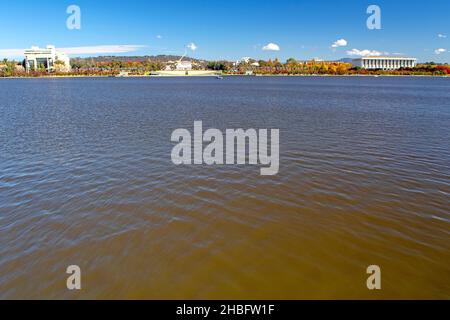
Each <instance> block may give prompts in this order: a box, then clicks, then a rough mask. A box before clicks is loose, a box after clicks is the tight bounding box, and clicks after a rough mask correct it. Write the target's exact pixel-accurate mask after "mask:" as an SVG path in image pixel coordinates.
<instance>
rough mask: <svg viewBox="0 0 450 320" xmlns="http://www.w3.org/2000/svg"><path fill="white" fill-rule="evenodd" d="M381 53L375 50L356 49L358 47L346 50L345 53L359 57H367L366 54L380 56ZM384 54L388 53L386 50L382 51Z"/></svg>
mask: <svg viewBox="0 0 450 320" xmlns="http://www.w3.org/2000/svg"><path fill="white" fill-rule="evenodd" d="M382 54H383V53H382V52H380V51H376V50H367V49H365V50H358V49H352V50H350V51H347V55H349V56H360V57H367V56H374V57H378V56H381V55H382ZM384 54H388V53H387V52H384Z"/></svg>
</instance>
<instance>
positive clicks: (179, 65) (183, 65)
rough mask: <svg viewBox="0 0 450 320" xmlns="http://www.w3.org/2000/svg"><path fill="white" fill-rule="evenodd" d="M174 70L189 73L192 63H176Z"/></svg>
mask: <svg viewBox="0 0 450 320" xmlns="http://www.w3.org/2000/svg"><path fill="white" fill-rule="evenodd" d="M176 69H177V70H178V71H190V70H192V62H190V61H179V62H178V63H177V67H176Z"/></svg>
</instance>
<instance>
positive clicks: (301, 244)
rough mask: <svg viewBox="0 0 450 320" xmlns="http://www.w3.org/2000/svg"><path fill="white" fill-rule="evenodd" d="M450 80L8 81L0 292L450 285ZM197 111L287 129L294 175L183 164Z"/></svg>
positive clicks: (0, 152) (267, 293)
mask: <svg viewBox="0 0 450 320" xmlns="http://www.w3.org/2000/svg"><path fill="white" fill-rule="evenodd" d="M449 89H450V82H449V80H448V79H443V78H440V79H432V78H302V77H299V78H241V77H233V78H227V79H225V80H223V81H217V80H215V79H212V78H211V79H210V78H188V79H182V78H180V79H53V80H52V79H46V80H44V79H37V80H32V79H23V80H12V79H9V80H1V81H0V94H1V97H2V99H1V102H0V114H1V117H0V243H1V246H0V288H1V289H0V298H88V299H91V298H185V299H186V298H252V299H257V298H275V299H276V298H291V299H295V298H450V234H449V231H450V228H449V227H450V213H449V209H448V207H449V199H450V197H449V195H450V183H449V181H450V143H449V138H450V125H449V124H450V103H449V101H450V100H449V99H450V90H449ZM195 120H202V121H203V125H204V127H205V128H218V129H221V130H225V129H226V128H240V127H242V128H279V129H280V135H281V136H280V144H281V145H280V158H281V159H280V161H281V163H280V173H279V174H278V175H277V176H273V177H263V176H260V175H259V172H258V170H257V169H256V168H255V167H254V166H216V167H214V166H213V167H208V166H192V167H186V166H184V167H183V166H181V167H175V166H174V165H173V164H172V162H171V159H170V153H171V149H172V147H173V144H172V143H171V142H170V135H171V133H172V131H173V130H174V129H176V128H192V126H193V123H194V121H195ZM72 264H77V265H79V266H80V267H81V269H82V272H83V278H82V281H83V290H82V291H81V292H77V293H74V292H69V291H68V290H67V289H66V287H65V285H66V274H65V270H66V267H67V266H68V265H72ZM371 264H377V265H380V266H381V269H382V281H383V283H382V285H383V290H382V291H380V292H371V291H368V290H367V288H366V278H367V275H366V273H365V271H366V268H367V266H369V265H371Z"/></svg>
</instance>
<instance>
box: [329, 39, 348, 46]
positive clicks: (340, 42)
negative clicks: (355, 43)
mask: <svg viewBox="0 0 450 320" xmlns="http://www.w3.org/2000/svg"><path fill="white" fill-rule="evenodd" d="M347 44H348V42H347V40H345V39H339V40H336V41H335V42H334V43H333V44H332V45H331V47H332V48H338V47H346V46H347Z"/></svg>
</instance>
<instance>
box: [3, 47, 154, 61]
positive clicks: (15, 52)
mask: <svg viewBox="0 0 450 320" xmlns="http://www.w3.org/2000/svg"><path fill="white" fill-rule="evenodd" d="M146 47H147V46H143V45H128V44H126V45H105V46H87V47H69V48H58V47H56V50H57V51H60V52H64V53H66V54H68V55H83V54H93V55H95V54H111V53H128V52H133V51H138V50H140V49H142V48H146ZM25 50H26V49H0V57H3V58H12V57H23V56H24V52H25Z"/></svg>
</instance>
